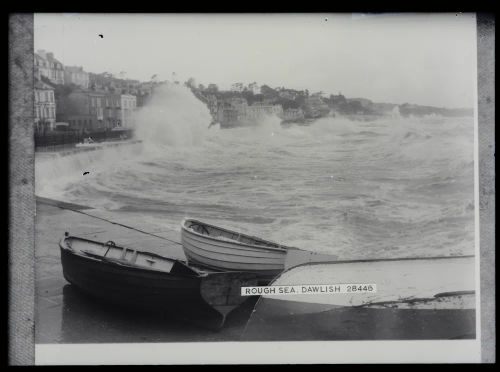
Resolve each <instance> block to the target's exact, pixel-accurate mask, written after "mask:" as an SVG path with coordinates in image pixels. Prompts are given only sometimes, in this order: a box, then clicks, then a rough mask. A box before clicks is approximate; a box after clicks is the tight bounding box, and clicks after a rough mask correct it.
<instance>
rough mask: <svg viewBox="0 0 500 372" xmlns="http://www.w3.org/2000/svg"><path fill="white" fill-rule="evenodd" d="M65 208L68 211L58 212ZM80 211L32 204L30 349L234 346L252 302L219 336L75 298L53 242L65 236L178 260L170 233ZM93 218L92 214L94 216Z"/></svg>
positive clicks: (65, 205) (52, 203) (169, 319)
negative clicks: (197, 343) (33, 312)
mask: <svg viewBox="0 0 500 372" xmlns="http://www.w3.org/2000/svg"><path fill="white" fill-rule="evenodd" d="M63 208H71V209H74V211H73V210H68V209H63ZM82 212H83V213H88V214H93V213H94V212H93V210H91V209H86V207H85V206H78V205H73V204H70V203H61V202H57V201H53V200H49V199H42V198H39V199H37V210H36V230H35V261H36V269H35V270H36V286H35V287H36V288H35V290H36V295H35V309H36V319H35V341H36V343H39V344H40V343H41V344H47V343H115V342H193V341H202V342H203V341H239V340H240V337H241V335H242V333H243V330H244V328H245V325H246V322H247V320H248V317H249V315H250V313H251V311H252V309H253V305H254V303H255V301H256V298H250V300H249V301H248V302H247V303H245V304H244V305H243V306H242V307H240V308H239V309H237V310H235V311H234V312H233V313H231V314H230V315H229V316H228V318H227V320H226V324H225V326H224V327H223V328H222V329H221V330H220V331H213V330H210V329H208V328H206V327H203V326H200V325H196V324H192V323H190V322H186V321H182V320H180V319H177V318H175V316H174V317H172V316H169V317H166V316H165V317H158V316H156V317H152V316H150V315H145V314H140V313H137V312H132V311H126V310H124V309H122V308H116V307H113V306H110V305H106V304H103V303H102V302H99V301H96V300H94V299H93V298H91V297H89V296H87V295H86V294H84V293H81V292H80V291H79V290H78V289H77V288H75V287H74V286H73V285H70V284H69V283H68V282H67V281H66V280H65V279H64V277H63V274H62V266H61V260H60V253H59V246H58V242H59V240H60V239H61V238H62V237H63V236H64V232H65V231H69V232H71V233H72V234H77V235H84V236H86V237H88V238H90V239H96V240H104V241H107V240H114V241H115V242H116V243H117V244H120V245H121V244H123V245H131V246H132V245H133V246H136V247H138V248H139V247H140V248H141V249H144V250H148V249H149V250H151V251H155V252H156V253H160V254H161V253H162V254H164V255H168V256H171V257H174V258H179V259H184V253H183V252H182V248H181V246H180V245H177V244H174V243H170V242H169V241H166V240H163V239H161V238H160V237H161V236H164V237H167V236H168V237H169V239H170V240H171V241H174V240H175V239H177V240H178V239H179V237H176V235H177V233H175V232H172V231H163V232H161V231H152V233H154V234H155V235H157V236H158V237H155V236H151V235H145V234H142V233H140V232H137V231H134V230H130V229H127V228H125V227H123V226H121V225H117V224H112V223H109V222H107V221H105V220H103V219H100V218H95V217H91V216H89V215H86V214H82ZM96 216H97V213H96Z"/></svg>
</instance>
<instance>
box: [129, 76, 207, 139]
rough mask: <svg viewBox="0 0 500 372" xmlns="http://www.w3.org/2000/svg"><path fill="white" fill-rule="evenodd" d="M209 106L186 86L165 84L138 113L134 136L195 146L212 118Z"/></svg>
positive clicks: (205, 131) (158, 88) (157, 89)
mask: <svg viewBox="0 0 500 372" xmlns="http://www.w3.org/2000/svg"><path fill="white" fill-rule="evenodd" d="M211 119H212V118H211V116H210V112H209V110H208V108H207V107H206V106H205V104H203V102H201V101H200V100H198V99H197V98H196V97H195V96H194V94H193V93H192V92H191V91H190V90H189V89H188V88H187V87H185V86H182V85H177V84H164V85H161V86H159V87H157V88H156V89H155V91H154V93H153V96H152V98H151V100H150V101H149V102H148V103H147V104H146V105H145V106H144V107H142V108H141V109H139V111H138V112H137V113H136V115H135V122H136V126H135V136H136V138H137V139H140V140H142V141H143V142H144V143H145V144H153V145H170V146H196V145H199V144H200V143H202V142H203V139H204V137H205V135H206V133H207V128H208V125H209V124H210V122H211Z"/></svg>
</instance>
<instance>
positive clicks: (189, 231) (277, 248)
mask: <svg viewBox="0 0 500 372" xmlns="http://www.w3.org/2000/svg"><path fill="white" fill-rule="evenodd" d="M187 222H195V223H199V224H200V225H205V226H209V227H212V228H214V229H217V230H221V231H224V232H226V233H231V234H239V235H240V236H244V237H246V238H250V239H253V240H256V241H261V242H264V243H269V244H272V245H275V246H276V247H265V246H261V245H254V244H245V243H241V242H238V241H236V240H234V241H230V242H227V243H230V244H235V245H238V246H243V247H251V248H256V249H259V250H268V251H280V252H281V251H282V252H286V251H287V250H288V249H298V248H293V247H288V246H286V245H281V244H278V243H275V242H272V241H270V240H265V239H261V238H257V237H255V236H251V235H247V234H244V233H238V232H236V231H232V230H228V229H225V228H222V227H218V226H214V225H210V224H208V223H205V222H201V221H199V220H195V219H191V218H186V219H185V220H184V221H182V224H181V229H182V231H186V232H187V233H190V234H193V235H197V236H200V237H203V238H205V239H208V240H213V241H217V242H224V240H222V239H217V238H214V237H211V236H210V235H205V234H200V233H199V232H196V231H194V230H192V229H189V228H188V227H186V223H187Z"/></svg>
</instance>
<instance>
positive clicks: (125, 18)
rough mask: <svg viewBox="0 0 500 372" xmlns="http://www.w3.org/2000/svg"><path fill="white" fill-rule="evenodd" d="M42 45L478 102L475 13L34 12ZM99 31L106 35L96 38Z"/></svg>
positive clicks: (135, 67) (161, 71)
mask: <svg viewBox="0 0 500 372" xmlns="http://www.w3.org/2000/svg"><path fill="white" fill-rule="evenodd" d="M34 32H35V45H34V47H35V51H36V50H39V49H44V50H46V51H50V52H53V53H54V56H55V58H57V59H58V60H60V61H61V62H62V63H63V64H65V65H71V66H74V65H76V66H83V68H84V69H85V70H86V71H89V72H95V73H100V72H105V71H107V72H111V73H113V74H115V75H118V74H119V73H120V72H125V75H124V76H125V77H126V78H130V79H136V80H141V81H149V80H150V79H151V77H152V75H155V74H156V75H157V79H159V80H172V78H173V73H175V74H176V75H175V78H176V79H177V80H179V81H181V82H184V81H187V79H188V78H190V77H193V78H195V80H196V82H197V83H198V84H200V83H201V84H204V85H208V84H209V83H215V84H217V85H218V86H219V88H220V89H228V88H229V87H230V86H231V84H232V83H235V82H243V83H245V84H248V83H251V82H254V81H255V82H257V83H258V84H259V85H262V84H267V85H269V86H271V87H278V86H279V87H281V86H284V87H287V88H293V89H300V90H301V89H308V90H309V91H310V92H311V93H313V92H317V91H323V92H324V93H326V94H330V93H331V94H338V93H339V92H341V93H342V94H343V95H345V96H346V97H347V98H358V97H364V98H368V99H371V100H373V101H374V102H390V103H398V104H402V103H405V102H408V103H415V104H421V105H431V106H438V107H450V108H454V107H468V108H471V107H473V106H474V94H475V93H474V92H475V82H476V75H477V69H476V58H477V57H476V28H475V16H474V14H462V13H459V14H455V13H450V14H447V13H440V14H349V13H345V14H320V13H317V14H311V13H310V14H125V13H123V14H95V13H89V14H84V13H82V14H75V13H71V14H49V13H43V14H35V26H34ZM99 34H101V35H102V36H103V37H102V38H101V37H100V36H99Z"/></svg>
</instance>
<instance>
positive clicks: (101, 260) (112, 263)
mask: <svg viewBox="0 0 500 372" xmlns="http://www.w3.org/2000/svg"><path fill="white" fill-rule="evenodd" d="M69 238H71V239H77V240H83V241H85V242H90V243H94V244H97V245H102V246H104V247H106V246H107V245H106V243H101V242H97V241H95V240H90V239H86V238H80V237H78V236H73V235H70V236H66V237H64V238H62V239H61V240H60V241H59V247H60V249H61V250H63V251H65V252H67V253H69V254H71V255H73V256H77V257H80V258H82V259H84V260H88V261H93V262H98V263H101V264H103V265H106V266H118V267H121V268H127V269H131V270H137V271H145V272H149V273H151V272H154V273H159V274H165V275H170V276H177V277H184V278H202V277H204V276H206V275H207V274H206V273H205V272H201V270H198V269H196V268H193V267H191V266H188V265H187V264H185V263H184V262H183V261H180V260H176V259H173V258H168V257H164V256H161V255H159V254H156V253H149V252H143V251H138V250H137V252H138V253H143V254H146V255H151V256H152V257H156V258H161V259H164V260H166V261H170V262H173V263H174V264H175V263H179V264H181V265H183V266H185V267H186V268H187V269H189V270H191V272H192V273H193V275H187V274H172V273H171V272H169V271H165V270H158V269H156V268H152V267H151V268H147V267H140V266H137V265H131V264H127V263H126V262H120V261H118V260H116V261H115V260H109V259H106V257H104V256H102V258H98V257H92V256H88V255H86V254H85V253H83V252H82V253H80V252H81V251H80V252H79V251H76V250H74V249H73V248H71V247H69V246H68V245H66V244H65V241H66V240H67V239H69ZM113 247H114V248H121V249H124V248H125V249H130V250H132V249H131V248H126V247H121V246H118V245H115V246H113ZM96 256H98V255H96Z"/></svg>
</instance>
